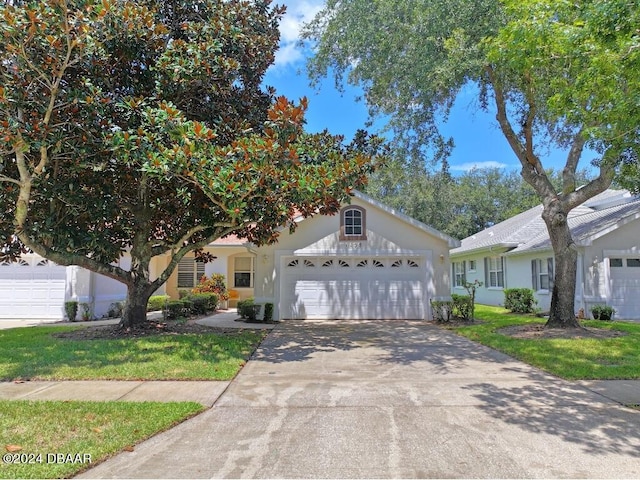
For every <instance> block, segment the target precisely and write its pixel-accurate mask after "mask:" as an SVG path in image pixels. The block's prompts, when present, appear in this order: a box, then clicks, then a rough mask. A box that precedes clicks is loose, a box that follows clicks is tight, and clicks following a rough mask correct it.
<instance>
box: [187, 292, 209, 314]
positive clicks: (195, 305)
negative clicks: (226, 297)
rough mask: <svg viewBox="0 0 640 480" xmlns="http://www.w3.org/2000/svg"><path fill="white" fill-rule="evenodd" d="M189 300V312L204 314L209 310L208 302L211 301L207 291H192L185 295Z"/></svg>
mask: <svg viewBox="0 0 640 480" xmlns="http://www.w3.org/2000/svg"><path fill="white" fill-rule="evenodd" d="M187 299H188V300H190V301H191V307H190V310H191V313H192V314H194V315H204V314H205V313H207V312H208V311H209V302H210V301H211V298H210V294H208V293H192V294H191V295H189V296H188V297H187Z"/></svg>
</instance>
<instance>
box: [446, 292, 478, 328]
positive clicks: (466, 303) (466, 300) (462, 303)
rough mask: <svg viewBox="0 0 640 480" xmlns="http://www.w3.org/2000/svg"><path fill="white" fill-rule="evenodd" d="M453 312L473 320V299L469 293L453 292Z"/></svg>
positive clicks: (467, 319)
mask: <svg viewBox="0 0 640 480" xmlns="http://www.w3.org/2000/svg"><path fill="white" fill-rule="evenodd" d="M451 298H452V299H453V314H454V315H455V316H457V317H460V318H462V319H464V320H466V321H469V320H472V318H471V312H472V311H473V300H472V299H471V297H470V296H469V295H457V294H455V293H454V294H452V295H451Z"/></svg>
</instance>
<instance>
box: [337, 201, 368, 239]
mask: <svg viewBox="0 0 640 480" xmlns="http://www.w3.org/2000/svg"><path fill="white" fill-rule="evenodd" d="M366 229H367V212H366V210H365V209H364V208H362V207H358V206H355V205H353V206H347V207H344V208H343V209H342V210H341V211H340V240H342V241H360V240H366V239H367V233H366V232H367V230H366Z"/></svg>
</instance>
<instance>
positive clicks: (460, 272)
mask: <svg viewBox="0 0 640 480" xmlns="http://www.w3.org/2000/svg"><path fill="white" fill-rule="evenodd" d="M465 263H466V262H453V286H454V287H464V282H465V279H466V278H465V274H464V269H465Z"/></svg>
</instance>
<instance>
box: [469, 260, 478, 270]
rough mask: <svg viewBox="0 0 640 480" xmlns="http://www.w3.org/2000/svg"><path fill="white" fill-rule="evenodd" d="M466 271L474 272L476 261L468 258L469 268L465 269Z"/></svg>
mask: <svg viewBox="0 0 640 480" xmlns="http://www.w3.org/2000/svg"><path fill="white" fill-rule="evenodd" d="M467 271H468V272H475V271H476V261H475V260H469V270H467Z"/></svg>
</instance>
